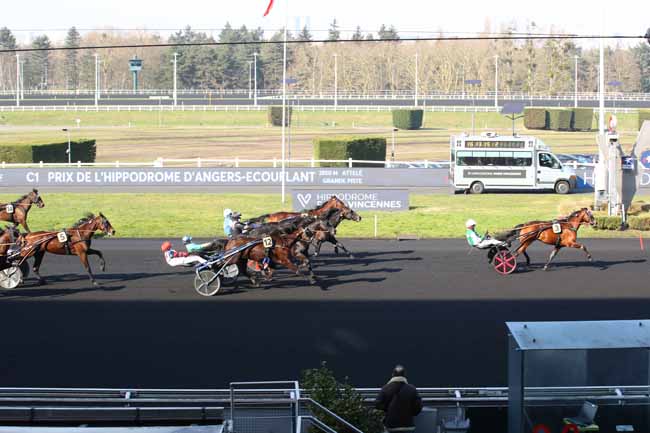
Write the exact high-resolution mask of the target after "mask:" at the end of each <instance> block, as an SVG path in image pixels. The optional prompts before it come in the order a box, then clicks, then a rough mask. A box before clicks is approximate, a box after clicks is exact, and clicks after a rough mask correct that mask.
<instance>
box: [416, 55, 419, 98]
mask: <svg viewBox="0 0 650 433" xmlns="http://www.w3.org/2000/svg"><path fill="white" fill-rule="evenodd" d="M418 56H419V55H418V53H415V106H416V107H417V106H418Z"/></svg>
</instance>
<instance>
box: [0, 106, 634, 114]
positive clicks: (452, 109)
mask: <svg viewBox="0 0 650 433" xmlns="http://www.w3.org/2000/svg"><path fill="white" fill-rule="evenodd" d="M291 107H292V109H293V110H295V111H301V112H307V111H312V112H317V111H336V112H344V113H354V112H372V111H374V112H388V111H392V110H395V109H403V108H405V106H404V105H339V106H332V105H293V104H291ZM267 108H268V105H257V106H255V105H183V104H180V105H177V106H173V105H99V106H94V105H40V106H36V105H30V106H20V107H16V106H14V105H8V106H0V113H2V112H8V113H13V112H55V111H63V112H74V113H92V112H113V111H128V112H134V111H135V112H159V111H163V112H164V111H167V112H171V111H190V112H194V111H199V112H200V111H203V112H208V111H235V112H239V111H266V110H267ZM418 108H421V109H423V110H424V111H426V112H442V113H472V112H475V113H498V112H500V111H501V108H500V107H499V108H496V107H493V106H489V107H481V106H460V105H459V106H439V105H428V106H423V105H420V106H419V107H418ZM607 112H608V113H615V114H636V113H638V112H639V109H638V108H621V107H607Z"/></svg>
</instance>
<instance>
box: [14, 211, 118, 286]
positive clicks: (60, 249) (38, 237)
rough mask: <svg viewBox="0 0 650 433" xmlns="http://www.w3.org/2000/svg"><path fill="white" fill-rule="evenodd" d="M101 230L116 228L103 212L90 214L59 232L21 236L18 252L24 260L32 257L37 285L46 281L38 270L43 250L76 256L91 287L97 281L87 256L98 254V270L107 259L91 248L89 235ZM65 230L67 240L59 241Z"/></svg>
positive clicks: (105, 231) (102, 268)
mask: <svg viewBox="0 0 650 433" xmlns="http://www.w3.org/2000/svg"><path fill="white" fill-rule="evenodd" d="M98 230H100V231H101V232H103V233H104V234H106V235H109V236H111V235H114V234H115V229H114V228H113V226H112V225H111V223H110V222H109V221H108V218H106V217H105V216H104V215H103V214H102V213H100V214H99V215H97V216H95V215H93V214H89V215H87V216H86V217H84V218H82V219H80V220H79V221H78V222H77V223H76V224H75V225H73V226H72V227H70V228H67V229H65V230H62V231H60V232H56V231H51V232H44V231H41V232H32V233H27V234H25V235H23V236H22V239H21V240H20V241H19V242H21V241H22V242H21V252H20V255H21V256H22V257H23V260H25V259H27V258H28V257H31V256H34V267H33V270H34V273H35V274H36V276H37V277H38V279H39V283H40V284H45V279H44V278H43V277H41V275H40V274H39V273H38V270H39V268H40V266H41V262H42V261H43V256H45V253H46V252H47V253H52V254H60V255H75V256H79V260H81V264H82V265H83V267H84V268H85V269H86V272H87V273H88V276H89V277H90V281H92V283H93V286H98V284H97V281H95V277H94V276H93V273H92V271H91V269H90V264H89V263H88V256H90V255H95V256H98V257H99V260H100V264H101V270H102V271H104V270H106V262H105V261H104V255H103V254H102V253H101V251H99V250H94V249H92V248H90V244H91V242H92V237H93V235H94V234H95V232H96V231H98ZM63 233H65V238H67V239H66V240H63V241H62V240H60V239H59V235H61V234H63Z"/></svg>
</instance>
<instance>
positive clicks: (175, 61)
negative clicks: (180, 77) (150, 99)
mask: <svg viewBox="0 0 650 433" xmlns="http://www.w3.org/2000/svg"><path fill="white" fill-rule="evenodd" d="M177 66H178V53H174V91H173V93H172V97H173V98H174V107H175V106H176V104H177V103H178V87H177V84H176V79H177V75H176V67H177Z"/></svg>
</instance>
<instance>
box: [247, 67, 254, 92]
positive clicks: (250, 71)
mask: <svg viewBox="0 0 650 433" xmlns="http://www.w3.org/2000/svg"><path fill="white" fill-rule="evenodd" d="M252 81H253V61H252V60H249V61H248V99H251V98H252V97H253V95H252V93H253V90H252V84H253V83H252Z"/></svg>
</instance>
